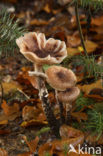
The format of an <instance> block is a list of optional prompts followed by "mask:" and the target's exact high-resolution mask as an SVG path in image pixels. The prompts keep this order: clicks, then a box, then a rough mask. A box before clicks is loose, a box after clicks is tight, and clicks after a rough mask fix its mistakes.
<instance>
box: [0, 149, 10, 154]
mask: <svg viewBox="0 0 103 156" xmlns="http://www.w3.org/2000/svg"><path fill="white" fill-rule="evenodd" d="M0 156H8V153H7V152H6V150H4V149H3V148H0Z"/></svg>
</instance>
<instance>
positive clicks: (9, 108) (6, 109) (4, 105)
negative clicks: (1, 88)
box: [1, 101, 20, 116]
mask: <svg viewBox="0 0 103 156" xmlns="http://www.w3.org/2000/svg"><path fill="white" fill-rule="evenodd" d="M1 107H2V109H3V111H4V113H5V115H7V116H9V115H11V114H14V113H17V112H19V109H20V108H19V105H18V104H17V103H14V104H13V105H12V106H9V105H8V104H7V103H6V101H3V103H2V105H1Z"/></svg>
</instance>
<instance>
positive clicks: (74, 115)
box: [71, 112, 88, 122]
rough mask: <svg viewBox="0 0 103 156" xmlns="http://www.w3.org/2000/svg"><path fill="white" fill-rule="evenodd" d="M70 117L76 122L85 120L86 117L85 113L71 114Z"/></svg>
mask: <svg viewBox="0 0 103 156" xmlns="http://www.w3.org/2000/svg"><path fill="white" fill-rule="evenodd" d="M71 115H72V117H74V118H75V119H76V120H77V121H78V122H81V120H84V121H85V120H87V119H88V116H87V114H86V113H82V112H72V113H71Z"/></svg>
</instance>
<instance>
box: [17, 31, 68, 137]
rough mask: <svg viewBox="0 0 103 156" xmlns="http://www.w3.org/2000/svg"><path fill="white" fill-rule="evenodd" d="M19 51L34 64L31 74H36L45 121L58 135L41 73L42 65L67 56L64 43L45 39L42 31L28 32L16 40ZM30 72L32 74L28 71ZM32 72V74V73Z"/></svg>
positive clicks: (58, 61)
mask: <svg viewBox="0 0 103 156" xmlns="http://www.w3.org/2000/svg"><path fill="white" fill-rule="evenodd" d="M16 43H17V45H18V47H19V48H20V52H21V53H22V54H23V55H24V56H25V57H26V58H27V59H28V60H29V61H31V62H32V63H33V64H34V71H35V73H34V71H33V74H34V75H37V80H38V89H39V97H40V99H41V101H42V107H43V110H44V112H45V115H46V117H47V121H48V123H49V125H50V127H51V129H52V130H53V132H54V134H55V135H56V136H58V134H59V125H58V121H57V120H56V118H55V116H54V113H53V111H52V109H51V106H50V103H49V100H48V92H47V89H46V87H45V76H44V75H43V74H40V73H43V69H42V66H43V65H44V64H59V63H61V62H62V61H63V59H64V58H65V57H66V56H67V50H66V44H65V42H64V41H60V40H55V39H53V38H49V39H48V40H46V38H45V35H44V34H43V33H36V32H30V33H26V34H24V36H22V37H20V38H18V39H17V40H16ZM30 74H32V73H31V72H30ZM33 74H32V75H33Z"/></svg>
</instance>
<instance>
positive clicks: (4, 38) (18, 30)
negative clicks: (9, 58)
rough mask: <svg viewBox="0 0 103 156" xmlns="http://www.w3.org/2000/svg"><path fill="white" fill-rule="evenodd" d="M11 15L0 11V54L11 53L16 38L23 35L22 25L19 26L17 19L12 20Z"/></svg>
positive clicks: (14, 46)
mask: <svg viewBox="0 0 103 156" xmlns="http://www.w3.org/2000/svg"><path fill="white" fill-rule="evenodd" d="M14 17H15V16H13V17H12V18H11V15H10V14H9V13H8V12H7V11H6V10H4V9H3V10H2V11H1V12H0V56H1V55H2V54H3V55H5V54H6V55H11V54H13V52H14V50H15V48H17V46H16V42H15V40H16V38H18V37H20V36H21V35H23V33H24V32H25V31H26V30H25V29H24V27H20V26H19V20H16V21H15V20H14Z"/></svg>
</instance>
